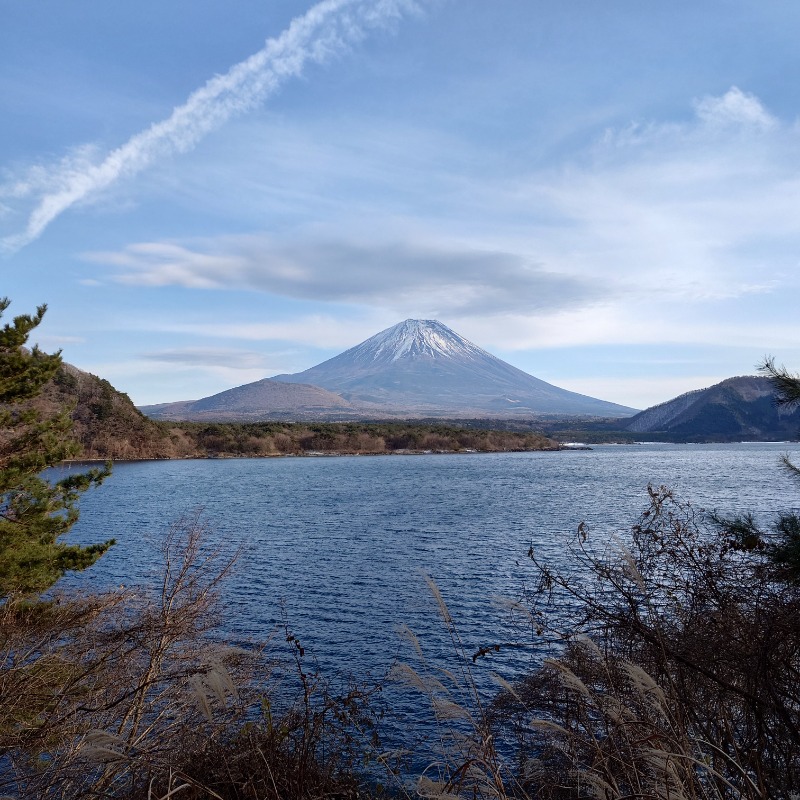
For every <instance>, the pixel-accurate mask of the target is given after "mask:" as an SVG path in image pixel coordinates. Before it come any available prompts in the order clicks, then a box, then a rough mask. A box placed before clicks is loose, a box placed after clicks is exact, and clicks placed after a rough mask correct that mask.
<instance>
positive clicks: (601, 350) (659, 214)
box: [0, 0, 800, 408]
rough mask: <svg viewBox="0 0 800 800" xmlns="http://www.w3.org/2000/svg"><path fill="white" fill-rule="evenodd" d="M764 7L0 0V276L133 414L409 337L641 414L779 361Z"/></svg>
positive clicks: (791, 153) (22, 307) (796, 206)
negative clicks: (415, 321) (383, 335)
mask: <svg viewBox="0 0 800 800" xmlns="http://www.w3.org/2000/svg"><path fill="white" fill-rule="evenodd" d="M799 28H800V4H797V3H795V2H794V1H793V0H785V1H783V2H774V1H771V0H762V2H759V3H753V2H752V0H747V2H744V1H741V2H738V1H736V0H730V1H727V0H709V1H708V2H704V3H698V2H696V0H691V1H690V2H689V1H686V2H684V1H683V0H671V2H669V3H667V2H655V1H654V0H653V1H651V0H605V1H604V2H601V1H600V0H575V1H573V2H563V3H552V2H539V1H538V0H494V2H487V0H326V1H325V2H321V3H318V4H314V3H312V2H303V1H301V0H267V2H264V1H263V0H262V2H250V0H239V1H238V2H236V3H227V2H223V0H191V2H190V0H171V2H169V3H162V2H153V1H152V0H137V2H136V3H133V2H129V0H119V1H118V2H114V3H109V2H108V1H107V0H71V2H69V3H64V2H62V0H36V2H20V0H13V1H12V0H0V120H2V124H0V269H2V270H3V271H4V277H5V279H4V281H3V287H2V292H0V293H2V294H6V295H8V296H9V297H10V298H11V299H12V302H13V305H12V306H11V309H10V311H11V312H16V313H22V312H26V311H31V310H32V309H33V307H34V306H35V305H37V304H38V303H41V302H46V303H48V305H49V310H48V314H47V317H46V320H45V322H44V323H43V325H42V326H41V328H40V329H39V331H38V332H37V333H38V335H37V339H38V341H39V343H40V345H41V346H42V347H44V348H45V349H49V350H53V349H56V348H61V349H62V350H63V355H64V358H65V359H66V360H67V361H69V362H71V363H73V364H75V365H76V366H78V367H81V368H82V369H86V370H88V371H90V372H93V373H95V374H98V375H100V376H102V377H104V378H107V379H108V380H110V381H111V382H112V383H113V384H114V385H115V386H116V387H117V388H119V389H121V390H122V391H125V392H127V393H128V394H129V395H130V396H131V397H132V399H133V400H134V401H135V402H136V403H139V404H145V403H155V402H167V401H173V400H184V399H196V398H199V397H202V396H206V395H209V394H213V393H215V392H218V391H221V390H223V389H227V388H230V387H232V386H237V385H240V384H243V383H247V382H250V381H254V380H258V379H260V378H263V377H266V376H269V375H274V374H278V373H282V372H297V371H300V370H303V369H306V368H307V367H310V366H312V365H314V364H316V363H318V362H320V361H322V360H324V359H326V358H329V357H331V356H333V355H335V354H337V353H338V352H341V351H342V350H344V349H346V348H347V347H350V346H352V345H355V344H357V343H359V342H360V341H362V340H363V339H365V338H367V337H368V336H370V335H372V334H374V333H376V332H378V331H379V330H382V329H384V328H387V327H389V326H390V325H393V324H395V323H396V322H399V321H401V320H403V319H405V318H408V317H418V318H436V319H439V320H441V321H442V322H444V323H445V324H447V325H449V326H450V327H451V328H453V329H454V330H456V331H457V332H458V333H460V334H462V335H464V336H466V337H467V338H469V339H471V340H472V341H474V342H475V343H477V344H478V345H480V346H482V347H484V348H485V349H487V350H489V351H490V352H492V353H494V354H496V355H498V356H500V357H501V358H504V359H505V360H507V361H509V362H510V363H512V364H514V365H515V366H517V367H520V368H521V369H524V370H526V371H528V372H530V373H532V374H533V375H536V376H537V377H539V378H542V379H544V380H547V381H550V382H551V383H554V384H556V385H558V386H562V387H564V388H568V389H573V390H576V391H580V392H584V393H586V394H590V395H593V396H595V397H600V398H602V399H606V400H612V401H615V402H618V403H623V404H625V405H629V406H634V407H638V408H643V407H646V406H648V405H652V404H654V403H657V402H661V401H663V400H667V399H670V398H671V397H674V396H675V395H677V394H680V393H682V392H684V391H687V390H690V389H695V388H701V387H703V386H708V385H710V384H712V383H715V382H717V381H719V380H722V379H723V378H726V377H730V376H732V375H738V374H749V373H752V372H753V371H754V367H755V365H756V364H757V363H758V362H759V361H760V360H761V359H762V358H763V356H764V355H765V354H772V355H774V356H775V357H776V359H777V360H778V361H779V362H784V363H786V364H787V365H788V366H790V367H792V368H798V367H800V336H799V335H798V334H800V325H799V324H798V319H799V317H798V313H797V311H798V299H799V298H798V284H800V270H798V256H799V255H800V125H799V124H798V111H799V110H800V80H798V75H800V48H798V47H797V42H796V31H797V30H798V29H799Z"/></svg>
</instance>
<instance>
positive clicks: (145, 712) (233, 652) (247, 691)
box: [0, 518, 374, 800]
mask: <svg viewBox="0 0 800 800" xmlns="http://www.w3.org/2000/svg"><path fill="white" fill-rule="evenodd" d="M162 555H163V558H164V569H163V577H162V581H161V583H160V586H159V588H158V591H155V592H145V591H144V590H139V591H130V590H120V591H119V592H115V593H112V594H107V595H98V596H91V597H87V598H77V597H62V598H59V599H56V600H54V601H52V602H49V603H41V602H40V603H35V604H30V605H16V606H12V605H8V604H7V605H5V606H3V607H2V608H0V795H7V796H9V797H19V798H63V799H64V800H67V798H101V797H125V798H147V799H148V800H151V799H154V798H168V797H180V798H182V799H188V798H207V797H209V798H211V797H216V798H225V800H228V799H229V798H237V799H238V798H276V799H277V798H311V797H327V796H334V795H335V796H338V797H350V796H353V797H354V796H356V794H357V793H358V791H359V790H360V788H361V787H362V784H363V781H362V779H361V777H360V775H361V769H362V768H363V758H364V756H365V754H366V755H368V754H369V753H370V752H371V741H370V738H369V737H370V735H371V733H372V722H371V719H370V717H369V714H368V707H369V700H370V698H371V693H372V691H374V690H365V689H361V688H359V687H346V688H345V689H343V690H342V691H341V692H338V693H334V692H333V691H332V690H331V687H330V686H329V685H328V684H327V683H326V682H325V681H323V680H322V679H321V677H320V676H319V675H318V674H317V673H316V672H315V671H314V670H309V669H308V668H307V667H306V666H305V662H304V654H303V650H302V647H301V646H300V645H299V642H298V641H297V639H296V638H295V637H294V636H292V635H291V634H289V633H288V632H286V634H285V636H283V637H282V638H283V639H284V640H285V641H284V644H285V647H284V650H286V649H287V648H288V650H289V653H288V654H287V653H286V652H284V654H283V656H282V657H281V658H278V657H268V655H267V653H266V651H265V650H264V648H263V647H255V646H254V647H252V648H248V649H246V650H243V649H241V648H234V647H231V646H229V645H227V644H226V643H225V642H223V641H219V640H218V639H216V638H215V637H214V635H213V634H214V631H215V626H216V623H217V621H218V616H219V613H220V606H219V589H220V585H221V583H222V581H223V579H224V577H225V575H226V574H227V573H228V571H229V570H230V569H231V567H232V565H233V561H234V558H235V555H228V556H223V555H222V554H220V553H218V552H213V551H209V550H208V549H207V547H206V537H205V536H204V529H203V525H202V524H201V522H200V521H199V520H198V519H196V518H194V519H189V520H184V521H183V522H182V523H181V524H179V525H176V526H173V527H172V528H171V529H170V531H169V532H168V534H167V535H166V537H165V539H164V542H163V547H162Z"/></svg>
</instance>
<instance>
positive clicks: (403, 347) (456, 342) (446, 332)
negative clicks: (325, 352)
mask: <svg viewBox="0 0 800 800" xmlns="http://www.w3.org/2000/svg"><path fill="white" fill-rule="evenodd" d="M342 355H349V356H350V357H351V358H352V359H354V360H358V361H371V362H372V363H373V364H374V363H375V362H381V363H391V362H394V361H398V360H399V359H415V358H485V357H486V356H488V355H489V354H488V353H487V352H486V351H485V350H481V348H480V347H478V346H477V345H475V344H473V343H472V342H470V341H469V340H467V339H465V338H464V337H463V336H459V335H458V334H457V333H456V332H455V331H453V330H450V328H448V327H447V325H442V323H441V322H439V320H436V319H407V320H406V321H405V322H399V323H398V324H397V325H394V326H392V327H391V328H387V329H386V330H385V331H381V332H380V333H376V334H375V335H374V336H371V337H370V338H369V339H367V340H366V341H365V342H362V343H361V344H359V345H356V346H355V347H353V348H351V349H350V350H348V351H347V353H346V354H345V353H343V354H342Z"/></svg>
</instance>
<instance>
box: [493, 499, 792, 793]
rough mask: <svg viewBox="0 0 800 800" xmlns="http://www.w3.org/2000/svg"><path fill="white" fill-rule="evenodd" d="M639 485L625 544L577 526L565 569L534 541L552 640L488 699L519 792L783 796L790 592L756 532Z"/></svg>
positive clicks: (543, 617)
mask: <svg viewBox="0 0 800 800" xmlns="http://www.w3.org/2000/svg"><path fill="white" fill-rule="evenodd" d="M649 497H650V506H649V508H648V509H647V510H646V511H645V512H644V514H643V515H642V517H641V519H640V521H639V523H638V524H637V525H636V526H634V528H633V530H632V535H631V539H630V545H629V548H623V547H620V546H617V547H616V548H612V549H611V551H607V552H604V553H599V552H597V551H596V550H592V549H591V548H590V544H591V543H590V542H588V541H587V533H586V531H585V529H584V528H581V529H580V530H579V536H578V537H577V539H576V541H575V542H574V544H573V546H572V547H571V549H570V553H569V559H568V561H567V563H571V565H572V568H571V570H570V572H569V574H567V573H566V572H563V571H561V572H558V571H554V570H553V569H551V568H550V567H549V566H547V565H546V564H544V563H543V562H541V561H540V560H539V559H538V556H537V555H536V553H535V552H533V551H531V554H530V555H531V558H532V559H533V563H534V565H535V567H536V569H537V574H538V586H537V588H536V590H535V591H534V592H533V593H532V597H531V600H532V607H533V615H534V619H535V623H536V626H537V628H538V633H539V635H540V636H541V637H542V639H540V641H541V642H542V646H545V642H546V641H547V637H548V635H549V636H550V639H551V641H553V642H556V643H559V642H560V643H561V644H556V645H555V655H556V656H557V658H556V659H553V660H552V661H550V662H549V663H548V664H546V665H544V666H543V667H542V669H541V670H539V671H537V672H536V673H534V674H533V675H532V676H530V677H529V678H527V679H525V680H523V681H521V682H519V683H518V684H517V685H516V686H514V687H511V690H510V691H507V692H506V693H505V694H504V695H503V696H502V697H501V698H500V699H499V700H498V703H497V704H496V713H497V720H498V724H499V725H500V726H504V727H505V728H506V730H512V731H514V732H515V735H516V736H517V740H518V744H519V758H520V769H521V771H522V772H523V773H524V776H525V785H526V788H527V789H528V791H530V792H533V793H536V794H537V795H538V796H541V797H553V798H576V797H584V796H594V797H601V798H604V799H608V800H611V798H624V797H636V798H666V797H670V798H684V797H686V798H753V799H755V798H759V800H765V799H766V798H770V800H779V799H782V798H785V800H789V799H790V798H793V797H794V796H795V794H796V793H797V791H798V790H799V789H800V689H798V687H800V626H799V625H798V624H797V620H798V619H800V589H799V588H798V585H797V584H792V583H787V582H786V581H785V580H783V579H782V577H781V575H780V573H779V571H778V569H777V568H776V567H775V565H774V564H773V563H772V562H771V561H770V560H769V559H768V558H767V557H766V555H765V554H766V552H767V549H766V547H764V546H759V545H758V542H757V541H751V542H749V543H748V542H743V541H742V539H741V538H740V537H737V536H736V535H734V532H732V530H731V528H730V526H726V525H724V524H723V525H719V524H714V523H713V522H711V521H709V520H708V518H706V517H703V516H702V515H698V514H697V513H696V512H695V511H694V510H693V509H692V507H691V506H689V505H687V504H684V503H681V502H679V501H678V500H677V499H676V498H675V497H674V496H673V494H672V492H670V491H669V490H667V489H665V488H664V487H661V488H659V489H654V488H652V487H651V488H650V489H649ZM587 634H588V635H589V636H591V637H592V640H593V641H594V642H596V643H597V644H596V645H595V644H591V643H587V642H589V640H587V639H586V638H584V636H585V635H587ZM598 645H599V647H598Z"/></svg>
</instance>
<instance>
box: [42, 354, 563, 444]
mask: <svg viewBox="0 0 800 800" xmlns="http://www.w3.org/2000/svg"><path fill="white" fill-rule="evenodd" d="M39 403H40V404H41V407H42V408H41V410H42V411H43V412H52V411H54V410H55V409H58V408H63V407H64V406H70V407H71V408H72V411H71V418H72V422H73V426H74V435H75V437H76V439H77V441H78V442H79V444H80V448H81V450H80V453H79V454H78V456H77V458H78V459H82V460H93V459H111V460H137V459H143V460H144V459H171V458H225V457H269V456H283V455H304V454H315V453H324V454H330V455H337V454H338V455H355V454H363V455H381V454H389V453H398V452H464V451H478V452H507V451H531V450H557V449H558V447H559V445H558V443H557V442H556V441H554V440H553V439H550V438H549V437H547V436H545V435H544V434H543V433H540V432H537V431H512V430H494V429H477V428H468V427H460V426H458V425H456V424H445V423H441V424H440V423H429V422H310V421H309V422H286V421H267V422H166V421H160V420H152V419H149V418H148V417H146V416H145V415H144V414H142V413H141V412H140V411H139V410H138V409H137V408H136V407H135V406H134V405H133V403H132V402H131V400H130V398H128V396H127V395H125V394H123V393H121V392H118V391H117V390H116V389H114V387H113V386H112V385H111V384H110V383H109V382H108V381H106V380H103V379H102V378H97V377H96V376H94V375H90V374H88V373H85V372H81V371H79V370H77V369H75V368H73V367H70V366H69V365H62V366H61V368H60V369H59V371H58V372H57V374H56V375H55V376H54V378H53V379H52V380H51V381H50V382H49V384H48V386H47V387H46V390H45V391H44V392H43V394H42V396H41V398H40V399H39Z"/></svg>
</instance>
